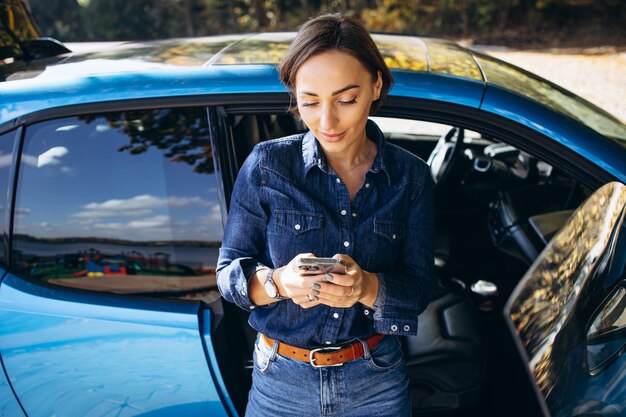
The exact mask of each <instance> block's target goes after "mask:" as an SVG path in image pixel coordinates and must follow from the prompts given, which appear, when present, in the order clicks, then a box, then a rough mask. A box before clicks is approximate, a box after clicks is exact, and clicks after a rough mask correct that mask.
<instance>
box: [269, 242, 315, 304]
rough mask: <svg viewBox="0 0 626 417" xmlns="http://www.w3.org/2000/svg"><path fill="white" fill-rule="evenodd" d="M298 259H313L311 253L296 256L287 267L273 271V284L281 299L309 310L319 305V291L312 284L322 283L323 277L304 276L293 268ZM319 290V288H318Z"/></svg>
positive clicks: (313, 256)
mask: <svg viewBox="0 0 626 417" xmlns="http://www.w3.org/2000/svg"><path fill="white" fill-rule="evenodd" d="M298 258H315V255H314V254H312V253H301V254H299V255H296V256H295V257H294V258H293V259H292V260H291V261H290V262H289V263H288V264H287V265H285V266H282V267H280V268H277V269H276V270H275V271H274V276H273V279H274V282H275V283H276V285H277V286H278V290H279V292H280V294H281V295H282V296H283V297H288V298H291V300H292V301H293V302H294V303H296V304H298V305H299V306H300V307H302V308H311V307H315V306H316V305H318V304H320V301H319V297H318V295H319V291H317V290H316V289H315V288H314V284H316V283H319V282H322V281H323V279H324V275H323V274H321V275H304V274H303V273H301V272H298V271H297V270H296V268H295V265H296V262H297V260H298ZM318 289H319V288H318Z"/></svg>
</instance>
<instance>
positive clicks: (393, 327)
mask: <svg viewBox="0 0 626 417" xmlns="http://www.w3.org/2000/svg"><path fill="white" fill-rule="evenodd" d="M391 331H392V332H397V331H398V326H396V325H395V324H394V325H392V326H391Z"/></svg>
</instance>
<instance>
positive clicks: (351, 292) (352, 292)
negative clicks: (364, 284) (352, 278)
mask: <svg viewBox="0 0 626 417" xmlns="http://www.w3.org/2000/svg"><path fill="white" fill-rule="evenodd" d="M351 288H352V290H351V291H350V294H348V297H350V296H351V295H352V294H354V285H353V286H352V287H351Z"/></svg>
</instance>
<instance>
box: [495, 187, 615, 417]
mask: <svg viewBox="0 0 626 417" xmlns="http://www.w3.org/2000/svg"><path fill="white" fill-rule="evenodd" d="M600 207H601V208H602V210H600V209H599V208H600ZM625 208H626V185H624V184H621V183H617V182H613V183H609V184H606V185H604V186H603V187H601V188H600V189H599V190H598V191H596V192H595V193H594V194H593V195H592V196H591V197H589V198H588V199H587V200H586V201H585V203H584V204H583V205H582V206H581V207H580V208H579V209H578V210H577V211H576V212H575V213H574V214H573V215H572V216H571V217H570V220H569V221H568V222H567V224H566V225H565V226H564V227H563V228H562V229H561V230H560V231H559V233H557V234H556V235H555V236H554V238H553V239H552V240H551V241H550V243H549V244H548V246H547V247H546V248H545V250H544V251H543V252H542V253H541V255H540V256H539V257H538V258H537V260H536V261H535V262H534V264H533V265H532V266H531V268H530V269H529V270H528V272H527V273H526V275H525V276H524V278H523V279H522V280H521V281H520V283H519V284H518V286H517V287H516V289H515V291H514V292H513V293H512V295H511V297H510V299H509V301H508V302H507V304H506V307H505V310H504V311H505V317H506V319H507V323H508V324H509V327H510V329H511V332H512V333H513V335H514V336H515V338H516V340H517V342H518V348H519V351H520V353H521V354H522V356H523V357H524V358H525V360H526V363H527V364H528V369H529V373H530V375H531V379H532V380H533V381H534V383H535V386H536V387H537V394H538V397H539V398H540V399H541V400H542V403H543V405H544V412H545V414H546V415H551V414H550V413H552V415H577V414H580V415H583V414H584V411H585V409H594V408H595V409H596V411H598V410H602V409H604V410H605V411H606V413H605V414H602V415H612V414H611V413H613V412H615V413H616V414H613V415H623V413H624V412H626V404H625V403H624V398H625V397H624V393H625V392H626V387H625V386H624V384H623V381H624V377H625V376H626V357H624V355H622V353H623V350H622V351H621V353H620V352H619V351H618V352H617V353H616V355H615V358H614V360H613V361H612V362H611V363H609V364H608V365H607V366H606V367H605V368H604V369H602V370H601V372H599V373H596V374H592V373H591V372H590V371H589V368H587V363H586V362H587V361H586V355H584V354H581V353H582V352H584V349H586V342H585V339H586V336H585V335H586V333H587V331H588V330H587V329H588V328H589V324H590V323H591V321H592V320H593V317H594V315H595V314H596V308H597V304H591V305H590V303H589V302H588V300H596V302H597V300H598V297H600V299H603V298H604V296H603V294H605V295H606V294H608V293H610V292H611V290H612V288H614V287H615V285H616V283H615V279H612V280H608V281H607V280H606V277H607V276H608V275H607V273H606V272H607V271H610V270H611V269H612V266H613V265H612V263H611V260H614V259H616V258H615V248H616V247H618V248H620V249H623V248H624V239H626V236H624V235H625V234H624V233H620V232H623V230H622V225H623V222H624V215H625V213H626V210H625ZM620 240H621V243H618V242H620ZM617 259H621V262H619V263H618V264H617V267H618V268H617V273H618V274H619V275H620V276H621V277H620V278H619V279H621V280H626V276H624V270H623V268H622V270H621V271H619V266H622V267H623V266H624V262H623V260H624V259H623V256H620V255H619V254H618V256H617ZM609 275H610V274H609ZM592 294H593V297H592V296H591V295H592ZM623 343H624V344H625V346H626V337H625V338H624V340H623ZM581 364H583V366H581ZM583 381H584V382H583Z"/></svg>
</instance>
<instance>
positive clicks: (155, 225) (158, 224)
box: [93, 216, 170, 231]
mask: <svg viewBox="0 0 626 417" xmlns="http://www.w3.org/2000/svg"><path fill="white" fill-rule="evenodd" d="M169 226H170V223H169V217H168V216H154V217H151V218H149V219H143V220H132V221H130V222H128V223H99V224H95V225H94V226H93V227H95V228H98V229H107V230H114V231H126V230H145V229H151V230H153V229H163V228H167V227H169Z"/></svg>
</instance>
